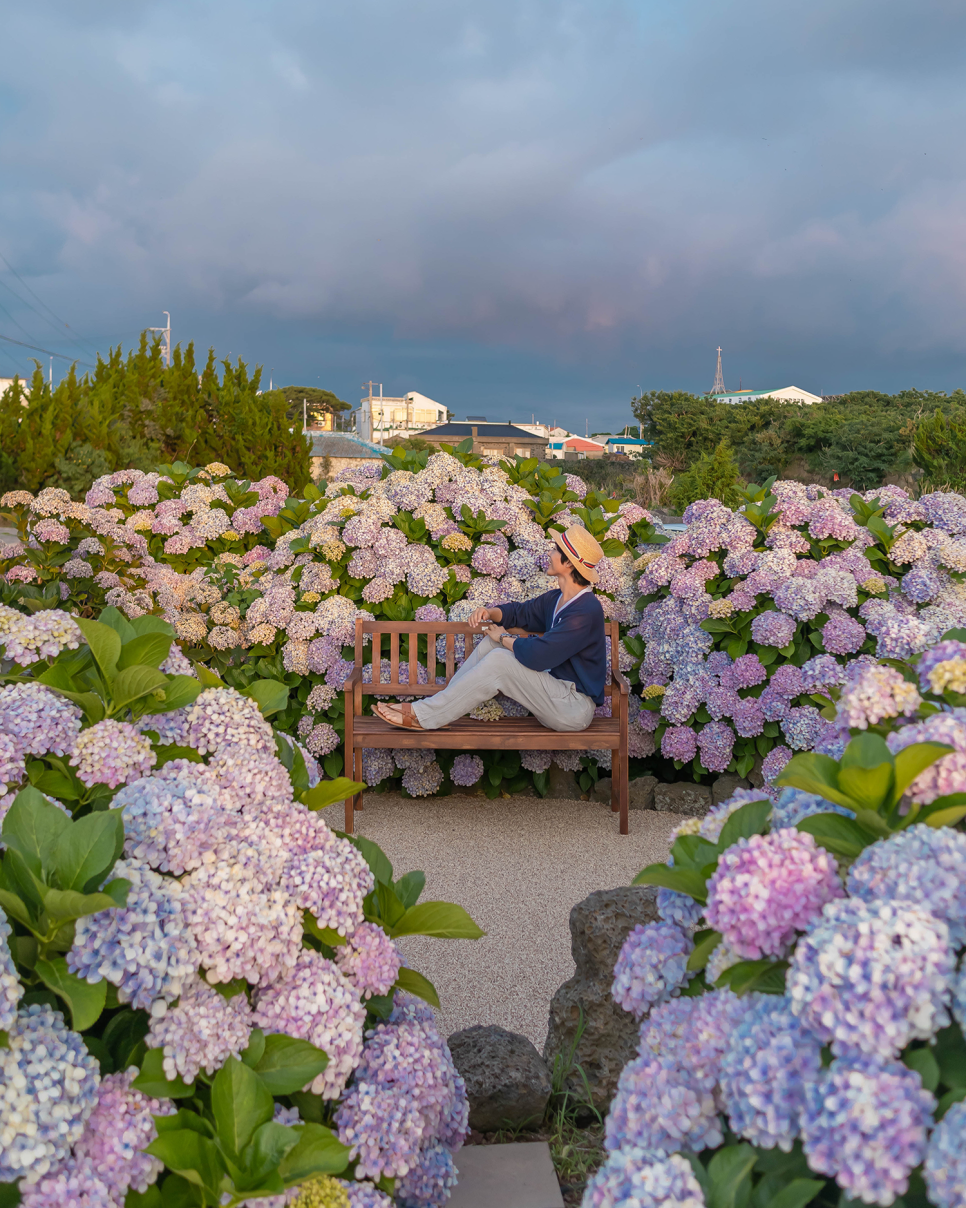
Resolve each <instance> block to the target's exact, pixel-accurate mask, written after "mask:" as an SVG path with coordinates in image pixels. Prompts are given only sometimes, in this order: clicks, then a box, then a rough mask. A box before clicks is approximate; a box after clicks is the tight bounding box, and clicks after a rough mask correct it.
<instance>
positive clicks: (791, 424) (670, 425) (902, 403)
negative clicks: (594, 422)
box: [631, 390, 966, 490]
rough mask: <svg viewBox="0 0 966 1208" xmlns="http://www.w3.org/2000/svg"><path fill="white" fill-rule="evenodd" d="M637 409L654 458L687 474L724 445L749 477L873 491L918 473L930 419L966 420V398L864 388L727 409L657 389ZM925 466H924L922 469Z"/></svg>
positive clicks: (707, 400)
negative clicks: (820, 480)
mask: <svg viewBox="0 0 966 1208" xmlns="http://www.w3.org/2000/svg"><path fill="white" fill-rule="evenodd" d="M631 408H632V410H633V412H634V416H635V418H636V419H637V420H638V422H639V423H641V424H642V425H643V427H644V435H645V438H646V439H648V440H651V441H653V446H654V447H653V454H652V457H653V459H654V460H655V461H656V462H657V463H658V464H660V465H665V466H668V467H670V468H671V469H673V470H675V471H676V472H681V471H684V470H687V469H689V468H690V467H691V466H692V465H693V464H694V463H695V462H696V461H697V460H698V459H699V458H700V457H702V456H704V455H706V454H710V453H711V452H712V451H713V450H714V449H716V448H717V446H718V445H719V443H720V442H721V441H722V439H726V440H727V441H728V443H729V444H730V446H731V448H732V449H733V451H734V457H735V460H736V462H737V464H738V467H739V469H740V472H741V474H742V476H743V477H745V478H748V479H753V480H755V481H764V479H766V478H768V477H769V476H771V475H772V474H777V475H779V476H783V475H786V474H787V473H788V472H789V468H790V467H792V473H793V474H794V473H795V472H796V471H798V472H801V471H804V470H808V471H810V472H811V473H812V474H815V475H821V476H823V477H827V478H829V479H832V478H833V477H834V475H836V474H837V475H838V476H839V481H840V482H841V483H842V484H843V485H848V486H854V487H856V488H857V489H860V490H868V489H870V488H872V487H875V486H879V485H880V484H881V483H882V481H883V479H884V478H885V477H886V475H888V474H898V473H902V472H904V471H907V470H909V469H911V468H912V465H913V455H912V445H913V437H914V435H915V432H916V428H917V426H918V424H919V423H920V421H921V420H922V418H923V416H924V415H931V414H932V413H933V412H936V411H938V412H940V413H941V414H942V415H943V416H945V417H946V418H949V417H951V416H955V415H959V414H966V394H964V392H963V391H962V390H956V391H954V392H953V393H951V394H946V393H944V392H937V391H926V390H905V391H902V392H900V393H899V394H893V395H889V394H882V393H880V392H878V391H875V390H857V391H853V392H852V393H851V394H844V395H841V396H839V397H838V398H835V399H827V400H824V401H823V402H821V403H814V404H812V405H810V406H805V405H801V404H798V403H790V402H785V401H783V400H781V399H767V398H765V399H755V400H749V401H748V402H744V403H734V404H730V403H720V402H718V401H717V400H716V399H715V398H713V397H711V396H709V395H700V396H699V395H694V394H688V393H686V392H684V391H658V390H654V391H650V392H649V393H646V394H643V395H641V397H640V398H637V399H634V400H633V401H632V403H631ZM917 464H919V463H917Z"/></svg>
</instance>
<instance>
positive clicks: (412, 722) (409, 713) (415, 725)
mask: <svg viewBox="0 0 966 1208" xmlns="http://www.w3.org/2000/svg"><path fill="white" fill-rule="evenodd" d="M388 708H389V706H388V705H384V704H383V703H382V702H381V701H380V702H379V703H378V704H377V705H375V706H374V707H373V712H374V713H375V714H376V715H377V716H378V717H381V718H382V720H383V721H384V722H386V723H387V724H388V725H390V726H395V727H396V728H397V729H399V730H421V729H422V728H423V727H422V726H421V725H420V724H419V719H418V718H417V716H416V714H415V713H414V712H413V707H412V705H411V704H409V703H408V702H405V703H403V704H400V705H397V706H396V708H398V709H399V714H400V718H401V720H400V721H393V719H392V718H391V717H387V716H386V714H385V713H383V709H388Z"/></svg>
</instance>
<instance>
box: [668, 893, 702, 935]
mask: <svg viewBox="0 0 966 1208" xmlns="http://www.w3.org/2000/svg"><path fill="white" fill-rule="evenodd" d="M657 913H658V914H659V915H660V917H661V919H662V920H663V921H664V922H665V923H673V924H674V925H675V926H676V927H680V928H681V930H682V931H693V930H694V929H695V927H697V925H698V924H699V923H700V922H701V916H702V915H703V914H704V907H703V906H702V905H701V903H700V902H696V901H695V900H694V898H692V897H689V896H688V895H687V894H686V893H678V891H677V890H676V889H665V888H664V887H663V886H662V887H661V888H660V889H659V890H658V891H657Z"/></svg>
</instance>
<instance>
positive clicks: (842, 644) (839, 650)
mask: <svg viewBox="0 0 966 1208" xmlns="http://www.w3.org/2000/svg"><path fill="white" fill-rule="evenodd" d="M864 641H865V626H864V625H863V624H862V623H861V622H860V621H856V620H855V619H854V618H853V617H850V616H849V615H848V613H845V612H843V613H836V614H835V616H832V617H829V619H828V621H826V623H825V624H824V625H823V626H822V642H823V643H824V645H825V649H826V650H827V651H828V652H829V654H855V652H856V651H857V650H860V649H861V647H862V643H863V642H864Z"/></svg>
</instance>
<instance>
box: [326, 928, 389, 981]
mask: <svg viewBox="0 0 966 1208" xmlns="http://www.w3.org/2000/svg"><path fill="white" fill-rule="evenodd" d="M335 963H336V964H337V965H338V966H339V968H340V969H341V970H342V972H343V973H344V974H345V976H346V977H348V978H349V979H350V980H351V981H352V983H353V985H354V986H355V987H356V989H357V990H358V991H359V993H360V994H361V995H362V997H363V998H369V997H371V996H372V995H373V994H375V995H378V996H381V995H383V994H388V993H389V991H390V990H391V989H392V987H393V983H394V982H395V980H396V978H397V976H398V975H399V969H400V966H401V965H402V958H401V957H400V954H399V949H398V948H397V947H396V945H395V944H394V943H393V941H392V940H391V939H390V938H389V936H388V935H386V933H385V931H383V929H382V928H381V927H379V926H377V925H376V924H375V923H361V924H360V925H359V926H358V927H357V928H356V929H355V931H354V932H353V933H352V935H351V936H350V937H349V942H348V943H347V944H342V945H340V946H339V947H338V948H337V949H336V954H335Z"/></svg>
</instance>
